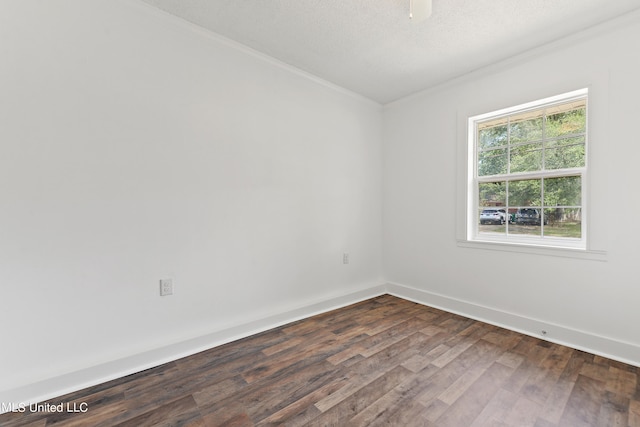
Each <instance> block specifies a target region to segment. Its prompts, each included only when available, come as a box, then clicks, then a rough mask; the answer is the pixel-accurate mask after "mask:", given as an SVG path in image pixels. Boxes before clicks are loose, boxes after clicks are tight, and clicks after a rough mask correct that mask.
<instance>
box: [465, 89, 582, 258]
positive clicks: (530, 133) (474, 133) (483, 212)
mask: <svg viewBox="0 0 640 427" xmlns="http://www.w3.org/2000/svg"><path fill="white" fill-rule="evenodd" d="M586 153H587V90H586V89H584V90H580V91H575V92H571V93H568V94H564V95H560V96H556V97H553V98H548V99H544V100H540V101H536V102H532V103H529V104H525V105H520V106H517V107H513V108H509V109H505V110H501V111H496V112H492V113H488V114H483V115H479V116H475V117H471V118H470V119H469V157H468V158H469V159H470V162H469V177H470V179H469V181H468V188H467V196H468V204H467V205H468V207H469V209H468V212H467V224H468V227H467V230H468V231H467V233H468V236H467V239H468V240H475V241H493V242H503V243H516V244H527V245H539V246H551V247H567V248H581V249H585V248H586V234H587V230H586V229H585V224H586V222H585V217H586V212H585V194H586V191H585V190H586V173H587V155H586Z"/></svg>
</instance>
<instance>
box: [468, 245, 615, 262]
mask: <svg viewBox="0 0 640 427" xmlns="http://www.w3.org/2000/svg"><path fill="white" fill-rule="evenodd" d="M458 247H461V248H471V249H484V250H490V251H503V252H515V253H524V254H533V255H546V256H553V257H562V258H577V259H584V260H589V261H600V262H607V252H606V251H594V250H585V249H571V248H556V247H550V246H535V245H525V244H520V243H505V242H487V241H479V240H458Z"/></svg>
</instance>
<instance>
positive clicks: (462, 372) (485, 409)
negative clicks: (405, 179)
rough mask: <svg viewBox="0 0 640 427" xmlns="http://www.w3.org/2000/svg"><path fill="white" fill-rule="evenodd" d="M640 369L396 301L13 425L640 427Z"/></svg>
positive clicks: (92, 393) (186, 362)
mask: <svg viewBox="0 0 640 427" xmlns="http://www.w3.org/2000/svg"><path fill="white" fill-rule="evenodd" d="M638 371H639V368H637V367H633V366H629V365H625V364H623V363H619V362H615V361H612V360H609V359H605V358H603V357H599V356H594V355H592V354H588V353H584V352H581V351H577V350H573V349H570V348H567V347H563V346H560V345H555V344H551V343H549V342H546V341H542V340H539V339H536V338H532V337H529V336H526V335H522V334H518V333H515V332H512V331H509V330H506V329H501V328H498V327H495V326H491V325H487V324H484V323H481V322H477V321H474V320H470V319H467V318H464V317H460V316H457V315H454V314H450V313H446V312H443V311H440V310H436V309H433V308H429V307H425V306H422V305H419V304H415V303H412V302H409V301H405V300H402V299H399V298H396V297H393V296H389V295H383V296H381V297H377V298H373V299H371V300H367V301H364V302H361V303H358V304H354V305H351V306H349V307H345V308H341V309H338V310H335V311H332V312H329V313H324V314H321V315H318V316H315V317H312V318H309V319H305V320H301V321H298V322H295V323H291V324H288V325H285V326H283V327H280V328H276V329H272V330H269V331H267V332H264V333H261V334H258V335H254V336H251V337H248V338H245V339H242V340H239V341H236V342H233V343H230V344H227V345H224V346H220V347H216V348H214V349H211V350H207V351H204V352H202V353H199V354H196V355H194V356H190V357H187V358H184V359H180V360H177V361H175V362H171V363H167V364H165V365H162V366H159V367H157V368H153V369H149V370H147V371H144V372H140V373H137V374H134V375H130V376H127V377H124V378H120V379H117V380H114V381H111V382H108V383H105V384H101V385H97V386H95V387H90V388H87V389H85V390H81V391H79V392H76V393H72V394H69V395H66V396H61V397H59V398H57V399H52V400H51V401H50V403H51V404H55V405H57V404H59V403H64V404H65V405H67V404H70V405H71V407H72V408H74V407H75V408H85V407H84V406H81V404H82V403H83V402H84V403H86V409H87V411H86V412H84V413H47V412H35V413H30V411H29V410H28V409H27V411H26V412H25V413H7V414H4V415H0V425H2V426H5V427H9V426H27V425H28V426H45V425H46V426H48V425H65V426H132V427H140V426H159V425H164V426H253V425H257V426H269V425H287V426H303V425H309V426H378V425H387V426H455V427H467V426H474V427H475V426H514V427H525V426H535V427H551V426H607V427H608V426H640V384H638Z"/></svg>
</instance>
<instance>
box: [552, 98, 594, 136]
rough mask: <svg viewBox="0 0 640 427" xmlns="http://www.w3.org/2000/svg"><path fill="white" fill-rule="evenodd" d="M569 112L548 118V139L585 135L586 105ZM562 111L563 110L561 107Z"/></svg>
mask: <svg viewBox="0 0 640 427" xmlns="http://www.w3.org/2000/svg"><path fill="white" fill-rule="evenodd" d="M581 103H582V104H583V105H581V106H579V107H578V108H575V109H571V110H568V111H561V112H558V113H555V114H550V115H548V116H547V128H546V131H547V138H552V137H556V136H560V135H569V134H574V133H584V132H585V131H586V128H587V126H586V123H587V121H586V116H587V114H586V113H587V109H586V105H584V101H582V102H581ZM565 108H566V107H565ZM560 109H563V108H562V106H560Z"/></svg>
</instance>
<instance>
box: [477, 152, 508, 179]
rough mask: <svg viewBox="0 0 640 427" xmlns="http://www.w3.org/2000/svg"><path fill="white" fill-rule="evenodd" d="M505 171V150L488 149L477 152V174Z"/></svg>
mask: <svg viewBox="0 0 640 427" xmlns="http://www.w3.org/2000/svg"><path fill="white" fill-rule="evenodd" d="M503 173H507V150H506V149H498V150H489V151H481V152H480V153H478V176H487V175H498V174H503Z"/></svg>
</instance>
